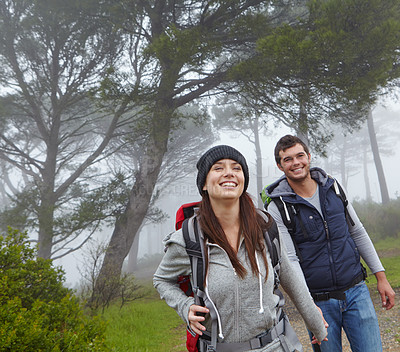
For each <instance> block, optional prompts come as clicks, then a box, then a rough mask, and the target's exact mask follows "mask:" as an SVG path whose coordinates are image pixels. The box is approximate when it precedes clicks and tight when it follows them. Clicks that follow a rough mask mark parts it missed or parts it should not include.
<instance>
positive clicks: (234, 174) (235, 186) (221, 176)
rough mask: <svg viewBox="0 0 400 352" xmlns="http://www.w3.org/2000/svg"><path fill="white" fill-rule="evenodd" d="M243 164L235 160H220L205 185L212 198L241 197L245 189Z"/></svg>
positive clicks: (212, 167)
mask: <svg viewBox="0 0 400 352" xmlns="http://www.w3.org/2000/svg"><path fill="white" fill-rule="evenodd" d="M244 181H245V179H244V173H243V170H242V166H241V165H240V164H239V163H238V162H237V161H235V160H231V159H221V160H218V161H217V162H216V163H215V164H214V165H213V166H211V169H210V171H209V172H208V174H207V178H206V183H205V185H204V187H203V190H204V191H207V192H208V195H209V197H210V199H214V200H217V199H221V200H223V199H224V200H228V199H239V197H240V196H241V195H242V193H243V189H244Z"/></svg>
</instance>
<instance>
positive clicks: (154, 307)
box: [104, 298, 186, 352]
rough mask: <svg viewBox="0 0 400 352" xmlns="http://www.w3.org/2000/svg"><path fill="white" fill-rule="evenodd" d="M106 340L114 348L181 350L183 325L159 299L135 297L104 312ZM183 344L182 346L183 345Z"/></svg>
mask: <svg viewBox="0 0 400 352" xmlns="http://www.w3.org/2000/svg"><path fill="white" fill-rule="evenodd" d="M104 318H105V319H106V320H107V322H108V327H107V337H106V339H107V344H108V346H109V347H110V349H111V351H115V352H170V351H184V348H185V347H184V345H183V344H184V342H185V338H186V333H185V326H184V324H183V322H182V320H181V319H180V318H179V316H178V315H177V314H176V312H175V311H174V310H173V309H172V308H170V307H168V306H167V304H166V303H165V302H164V301H161V300H160V299H153V298H152V299H144V300H137V301H134V302H132V303H130V304H129V305H125V306H123V307H122V309H119V307H118V306H112V307H110V308H108V309H107V310H106V311H105V312H104ZM182 346H183V347H182Z"/></svg>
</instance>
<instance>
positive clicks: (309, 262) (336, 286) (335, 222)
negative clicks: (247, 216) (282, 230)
mask: <svg viewBox="0 0 400 352" xmlns="http://www.w3.org/2000/svg"><path fill="white" fill-rule="evenodd" d="M316 181H317V182H318V184H319V196H320V202H321V210H322V213H323V218H322V216H321V214H320V213H319V212H318V210H317V209H315V208H314V207H313V206H312V205H311V204H310V203H309V202H307V201H305V200H304V199H303V198H301V197H299V196H297V195H295V194H294V193H292V192H285V193H282V194H281V197H282V199H283V201H284V202H286V204H288V205H289V204H293V205H294V207H295V209H296V212H297V214H296V216H295V233H294V239H295V241H296V243H297V247H298V249H299V250H300V254H301V258H302V261H301V263H300V265H301V267H302V269H303V273H304V276H305V278H306V281H307V285H308V287H309V290H310V292H311V293H321V292H331V291H338V290H344V289H347V288H349V287H350V286H352V284H354V280H355V279H356V278H357V277H359V276H360V275H362V266H361V264H360V255H359V253H358V250H357V248H356V245H355V243H354V241H353V239H352V238H351V235H350V232H349V228H348V225H347V222H346V217H345V211H344V205H343V202H342V200H341V199H340V198H339V197H338V196H337V195H336V193H335V191H334V189H333V187H332V185H333V179H332V178H328V177H327V178H325V180H324V181H325V182H323V183H321V182H320V180H316ZM273 193H274V192H273ZM273 198H274V197H272V199H273ZM299 217H301V220H302V225H303V226H304V230H305V231H304V230H303V228H302V226H301V223H300V221H299Z"/></svg>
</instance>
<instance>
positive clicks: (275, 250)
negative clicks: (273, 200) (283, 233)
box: [260, 211, 282, 289]
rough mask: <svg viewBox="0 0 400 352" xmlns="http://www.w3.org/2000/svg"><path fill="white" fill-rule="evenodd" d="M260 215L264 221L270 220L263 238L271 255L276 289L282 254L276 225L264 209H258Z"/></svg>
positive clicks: (275, 287)
mask: <svg viewBox="0 0 400 352" xmlns="http://www.w3.org/2000/svg"><path fill="white" fill-rule="evenodd" d="M260 215H261V216H262V217H263V218H264V220H265V222H267V223H268V222H272V223H271V226H270V228H269V229H268V231H265V232H264V240H265V244H266V246H267V249H268V252H269V255H270V257H271V263H272V268H273V269H274V289H277V288H278V286H279V282H280V281H279V275H280V264H281V255H282V252H281V242H280V238H279V231H278V226H277V225H276V222H275V221H274V219H273V218H272V217H271V216H268V215H267V214H266V213H265V212H264V211H260Z"/></svg>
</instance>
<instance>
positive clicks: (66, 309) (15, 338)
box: [0, 229, 105, 352]
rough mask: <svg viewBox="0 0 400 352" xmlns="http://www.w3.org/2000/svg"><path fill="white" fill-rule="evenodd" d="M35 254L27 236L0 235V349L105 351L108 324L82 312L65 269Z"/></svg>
mask: <svg viewBox="0 0 400 352" xmlns="http://www.w3.org/2000/svg"><path fill="white" fill-rule="evenodd" d="M35 255H36V251H35V249H33V248H31V247H30V246H29V242H28V240H27V235H26V234H23V233H20V232H18V231H15V230H12V229H9V231H8V234H6V235H4V236H0V321H1V322H2V323H1V325H0V350H1V351H32V352H36V351H71V352H72V351H74V352H75V351H103V350H105V347H104V332H105V325H104V323H103V322H102V321H100V320H99V319H98V318H96V317H94V318H90V317H88V316H86V315H85V314H84V313H83V311H82V309H81V307H80V305H79V302H78V300H77V299H76V298H75V297H74V296H72V295H71V292H70V290H69V289H67V288H66V287H64V286H63V281H64V277H63V275H64V273H63V271H62V270H61V269H60V268H55V267H53V266H52V262H51V261H50V260H45V259H43V258H35Z"/></svg>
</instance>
